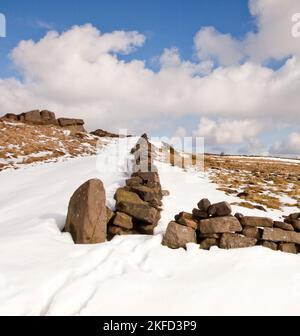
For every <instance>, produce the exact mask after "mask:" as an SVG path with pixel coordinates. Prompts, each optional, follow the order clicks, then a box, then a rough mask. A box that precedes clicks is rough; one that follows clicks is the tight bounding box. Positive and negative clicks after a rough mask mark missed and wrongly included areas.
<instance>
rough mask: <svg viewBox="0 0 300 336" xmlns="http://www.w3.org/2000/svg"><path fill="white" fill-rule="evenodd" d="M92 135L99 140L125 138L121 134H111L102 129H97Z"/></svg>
mask: <svg viewBox="0 0 300 336" xmlns="http://www.w3.org/2000/svg"><path fill="white" fill-rule="evenodd" d="M91 134H92V135H96V136H97V137H99V138H124V137H125V136H123V135H120V134H115V133H111V132H107V131H104V130H102V129H97V130H96V131H94V132H91ZM126 137H128V138H129V137H131V135H126Z"/></svg>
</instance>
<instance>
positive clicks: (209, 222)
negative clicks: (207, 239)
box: [199, 216, 242, 234]
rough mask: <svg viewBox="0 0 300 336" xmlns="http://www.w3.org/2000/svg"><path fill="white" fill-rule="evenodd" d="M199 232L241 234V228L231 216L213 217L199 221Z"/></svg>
mask: <svg viewBox="0 0 300 336" xmlns="http://www.w3.org/2000/svg"><path fill="white" fill-rule="evenodd" d="M199 230H200V232H201V233H204V234H205V233H225V232H241V231H242V226H241V224H240V222H239V221H238V220H237V219H236V218H235V217H231V216H227V217H215V218H209V219H203V220H200V221H199Z"/></svg>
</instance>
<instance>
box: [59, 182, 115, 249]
mask: <svg viewBox="0 0 300 336" xmlns="http://www.w3.org/2000/svg"><path fill="white" fill-rule="evenodd" d="M105 203H106V195H105V190H104V186H103V183H102V182H101V181H100V180H98V179H92V180H89V181H87V182H86V183H84V184H83V185H82V186H81V187H79V188H78V189H77V190H76V191H75V193H74V194H73V196H72V197H71V200H70V203H69V209H68V216H67V221H66V225H65V231H66V232H69V233H71V235H72V237H73V240H74V242H75V243H76V244H96V243H103V242H105V241H106V231H107V220H108V217H110V216H108V211H107V208H106V205H105Z"/></svg>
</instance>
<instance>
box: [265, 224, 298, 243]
mask: <svg viewBox="0 0 300 336" xmlns="http://www.w3.org/2000/svg"><path fill="white" fill-rule="evenodd" d="M262 239H263V240H269V241H273V242H282V243H295V244H300V233H298V232H294V231H286V230H281V229H270V228H265V229H264V233H263V237H262Z"/></svg>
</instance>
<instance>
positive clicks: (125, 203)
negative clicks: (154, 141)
mask: <svg viewBox="0 0 300 336" xmlns="http://www.w3.org/2000/svg"><path fill="white" fill-rule="evenodd" d="M154 152H155V151H154V149H153V147H152V145H151V143H150V142H149V139H148V137H147V135H146V134H144V135H143V136H142V137H141V138H140V139H139V141H138V142H137V144H136V146H135V147H134V148H133V149H132V151H131V154H132V155H133V156H134V159H133V173H132V175H131V177H130V178H129V179H128V180H127V181H126V186H125V187H123V188H119V189H118V190H117V192H116V194H115V200H116V213H115V214H114V215H113V217H112V219H111V220H110V222H109V223H108V239H109V240H110V239H112V238H113V237H114V236H115V235H129V234H146V235H153V233H154V229H155V227H156V226H157V224H158V222H159V220H160V218H161V215H160V214H161V210H162V209H161V207H162V198H163V195H164V194H165V193H166V192H163V191H162V187H161V184H160V178H159V175H158V172H157V168H156V167H155V165H154V162H153V161H154V156H155V155H154Z"/></svg>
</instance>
